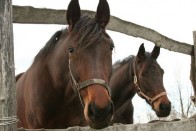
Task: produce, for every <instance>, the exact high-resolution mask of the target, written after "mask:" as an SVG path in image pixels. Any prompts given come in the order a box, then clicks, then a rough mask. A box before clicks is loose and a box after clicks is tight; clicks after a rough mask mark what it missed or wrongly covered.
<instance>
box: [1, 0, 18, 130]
mask: <svg viewBox="0 0 196 131" xmlns="http://www.w3.org/2000/svg"><path fill="white" fill-rule="evenodd" d="M13 47H14V46H13V26H12V0H0V131H15V130H16V121H17V119H16V98H15V96H16V93H15V73H14V52H13Z"/></svg>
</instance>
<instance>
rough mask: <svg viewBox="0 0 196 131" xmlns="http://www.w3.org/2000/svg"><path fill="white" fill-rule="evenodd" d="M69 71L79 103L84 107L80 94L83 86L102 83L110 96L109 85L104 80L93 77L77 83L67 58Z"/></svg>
mask: <svg viewBox="0 0 196 131" xmlns="http://www.w3.org/2000/svg"><path fill="white" fill-rule="evenodd" d="M69 72H70V75H71V79H72V82H73V84H74V88H73V90H74V91H75V92H77V94H78V96H79V98H80V101H81V104H82V106H83V107H84V103H83V101H82V97H81V95H80V90H81V89H83V88H85V87H87V86H89V85H93V84H99V85H102V86H103V87H105V88H106V90H107V91H108V94H109V96H111V89H110V88H109V86H108V84H107V83H106V81H105V80H102V79H96V78H94V79H89V80H85V81H83V82H80V83H78V82H77V81H76V79H75V78H74V76H73V74H72V71H71V68H70V59H69Z"/></svg>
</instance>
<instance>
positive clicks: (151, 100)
mask: <svg viewBox="0 0 196 131" xmlns="http://www.w3.org/2000/svg"><path fill="white" fill-rule="evenodd" d="M136 65H137V60H136V57H135V59H134V66H133V71H134V84H135V86H136V88H137V94H138V95H139V96H140V97H144V98H145V99H146V100H147V101H148V102H149V103H150V104H151V105H152V104H153V102H155V101H156V100H157V99H158V98H160V97H162V96H165V95H167V93H166V92H161V93H159V94H158V95H156V96H154V97H153V98H151V97H149V96H147V95H146V94H145V93H144V92H142V90H141V88H140V87H139V82H138V76H137V71H136Z"/></svg>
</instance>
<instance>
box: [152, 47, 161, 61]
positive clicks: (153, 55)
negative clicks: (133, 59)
mask: <svg viewBox="0 0 196 131" xmlns="http://www.w3.org/2000/svg"><path fill="white" fill-rule="evenodd" d="M159 54H160V47H159V46H154V49H153V51H152V52H151V57H153V58H154V59H157V58H158V56H159Z"/></svg>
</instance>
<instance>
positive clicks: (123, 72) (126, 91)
mask: <svg viewBox="0 0 196 131" xmlns="http://www.w3.org/2000/svg"><path fill="white" fill-rule="evenodd" d="M132 65H133V58H130V59H129V60H128V61H127V63H125V64H123V65H120V66H119V67H117V68H116V69H114V70H113V73H112V77H111V79H110V87H111V90H112V100H113V102H114V104H115V103H124V101H126V100H128V99H132V98H133V96H134V95H135V93H136V89H135V87H134V83H133V76H134V74H133V66H132Z"/></svg>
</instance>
